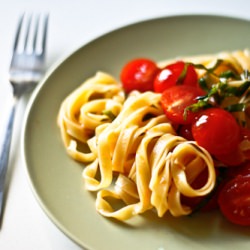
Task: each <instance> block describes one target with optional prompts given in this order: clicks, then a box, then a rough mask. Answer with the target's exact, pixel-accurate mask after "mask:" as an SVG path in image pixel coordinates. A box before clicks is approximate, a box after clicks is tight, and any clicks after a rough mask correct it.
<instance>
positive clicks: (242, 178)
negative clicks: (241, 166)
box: [218, 174, 250, 226]
mask: <svg viewBox="0 0 250 250" xmlns="http://www.w3.org/2000/svg"><path fill="white" fill-rule="evenodd" d="M218 203H219V207H220V210H221V212H222V214H223V215H224V216H225V217H226V218H227V219H228V220H229V221H231V222H232V223H234V224H238V225H243V226H250V174H247V175H242V174H239V175H237V176H236V177H235V178H233V179H231V180H230V181H229V182H228V183H226V184H225V185H224V186H223V188H222V190H221V191H220V193H219V197H218Z"/></svg>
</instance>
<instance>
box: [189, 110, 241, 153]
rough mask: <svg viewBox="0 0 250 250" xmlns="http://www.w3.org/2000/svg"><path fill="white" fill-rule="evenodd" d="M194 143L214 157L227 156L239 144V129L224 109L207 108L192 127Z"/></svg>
mask: <svg viewBox="0 0 250 250" xmlns="http://www.w3.org/2000/svg"><path fill="white" fill-rule="evenodd" d="M192 134H193V137H194V139H195V140H196V142H197V143H198V144H199V145H200V146H202V147H204V148H205V149H207V150H208V152H209V153H211V154H214V155H215V156H216V155H223V154H224V155H225V154H229V153H231V152H233V151H235V150H237V147H238V145H239V143H240V127H239V125H238V124H237V122H236V120H235V118H234V117H233V116H232V114H230V113H229V112H227V111H226V110H224V109H221V108H209V109H206V110H203V111H201V112H200V113H199V115H198V117H197V119H196V121H195V122H194V123H193V125H192Z"/></svg>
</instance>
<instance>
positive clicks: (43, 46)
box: [41, 14, 49, 55]
mask: <svg viewBox="0 0 250 250" xmlns="http://www.w3.org/2000/svg"><path fill="white" fill-rule="evenodd" d="M48 22H49V14H46V16H45V18H44V23H43V40H42V47H41V54H42V55H44V54H45V50H46V41H47V31H48Z"/></svg>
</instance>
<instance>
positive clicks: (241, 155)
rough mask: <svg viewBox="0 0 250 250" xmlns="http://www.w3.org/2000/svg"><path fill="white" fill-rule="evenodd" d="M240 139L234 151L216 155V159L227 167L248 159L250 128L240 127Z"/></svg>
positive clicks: (249, 152) (249, 158) (249, 153)
mask: <svg viewBox="0 0 250 250" xmlns="http://www.w3.org/2000/svg"><path fill="white" fill-rule="evenodd" d="M240 134H241V141H240V144H239V145H238V147H237V149H236V150H235V151H234V152H230V153H228V154H221V155H216V159H217V160H219V161H220V162H221V163H223V164H225V165H226V166H228V167H234V166H239V165H241V164H242V163H244V162H246V161H247V160H250V130H249V129H248V128H242V127H240Z"/></svg>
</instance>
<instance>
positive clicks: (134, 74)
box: [120, 58, 159, 93]
mask: <svg viewBox="0 0 250 250" xmlns="http://www.w3.org/2000/svg"><path fill="white" fill-rule="evenodd" d="M158 72H159V68H158V67H157V65H156V63H155V62H154V61H152V60H150V59H147V58H138V59H134V60H132V61H130V62H128V63H127V64H126V65H125V66H124V67H123V68H122V70H121V74H120V79H121V82H122V85H123V88H124V89H125V91H126V92H127V93H129V92H131V91H132V90H138V91H140V92H145V91H153V82H154V78H155V76H156V74H157V73H158Z"/></svg>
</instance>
